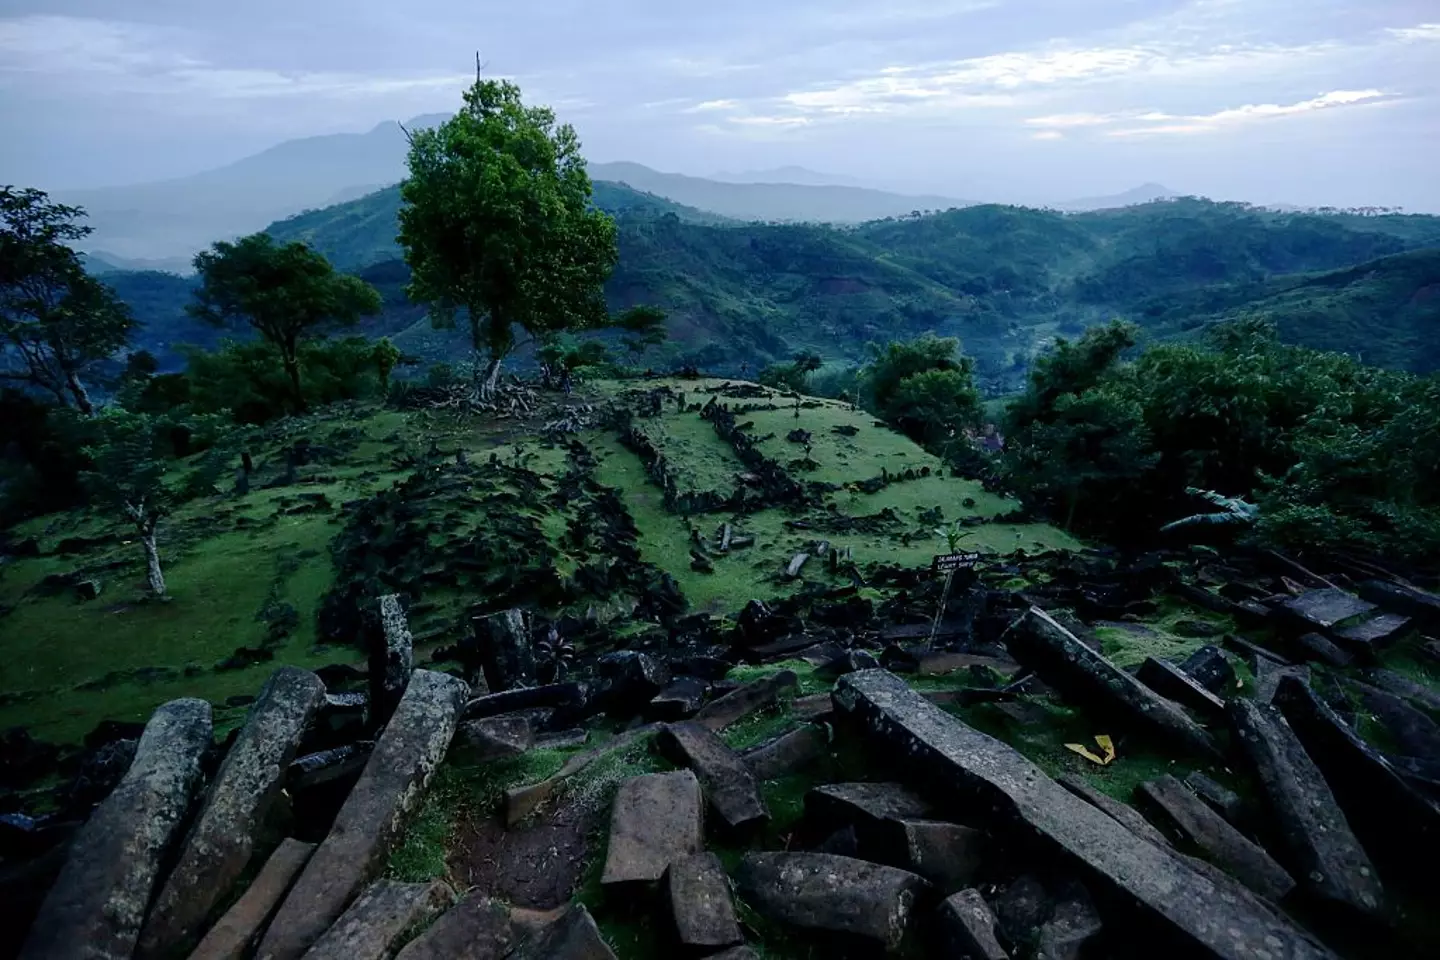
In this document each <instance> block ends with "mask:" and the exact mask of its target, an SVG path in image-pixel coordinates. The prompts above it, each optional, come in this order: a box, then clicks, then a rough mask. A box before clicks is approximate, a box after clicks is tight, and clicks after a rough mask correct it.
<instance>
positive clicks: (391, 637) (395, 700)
mask: <svg viewBox="0 0 1440 960" xmlns="http://www.w3.org/2000/svg"><path fill="white" fill-rule="evenodd" d="M379 628H380V629H379V632H378V634H376V635H375V636H373V637H371V639H370V673H369V676H370V712H371V717H370V721H371V722H372V723H374V724H375V725H376V726H377V727H378V726H383V725H384V724H385V722H386V721H388V720H389V719H390V715H391V714H392V713H394V712H395V708H396V707H397V706H399V704H400V698H401V697H403V696H404V695H405V684H407V683H409V682H410V674H411V672H412V671H413V670H414V669H415V642H414V640H413V639H411V637H410V623H409V621H407V620H406V619H405V608H404V607H403V606H401V604H400V596H399V594H394V593H392V594H389V595H388V596H384V597H381V598H380V611H379Z"/></svg>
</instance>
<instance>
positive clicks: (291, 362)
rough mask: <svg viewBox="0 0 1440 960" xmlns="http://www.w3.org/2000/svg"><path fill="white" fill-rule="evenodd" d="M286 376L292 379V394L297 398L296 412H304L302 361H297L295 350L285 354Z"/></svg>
mask: <svg viewBox="0 0 1440 960" xmlns="http://www.w3.org/2000/svg"><path fill="white" fill-rule="evenodd" d="M285 375H286V376H287V377H289V378H290V392H291V394H292V395H293V396H294V398H295V410H296V411H297V412H298V411H301V410H304V409H305V396H304V394H302V393H301V392H300V361H299V360H297V359H295V352H294V351H293V350H290V351H286V353H285Z"/></svg>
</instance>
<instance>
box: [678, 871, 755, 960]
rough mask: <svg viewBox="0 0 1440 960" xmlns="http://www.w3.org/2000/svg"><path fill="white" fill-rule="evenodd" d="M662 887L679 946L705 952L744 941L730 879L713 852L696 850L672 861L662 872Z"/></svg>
mask: <svg viewBox="0 0 1440 960" xmlns="http://www.w3.org/2000/svg"><path fill="white" fill-rule="evenodd" d="M664 887H665V900H666V903H667V904H668V905H669V908H670V917H671V920H672V921H673V922H674V926H675V936H676V939H677V940H679V942H680V945H681V946H682V947H684V948H686V949H687V950H695V951H700V952H708V951H711V950H715V949H718V948H720V947H730V946H735V945H736V944H739V943H744V941H745V938H744V936H743V935H741V933H740V924H739V922H738V921H737V920H736V919H735V905H734V904H733V903H731V902H730V880H729V878H728V877H726V876H725V868H724V866H723V865H722V864H721V863H720V858H719V857H717V856H716V855H715V854H713V853H699V854H696V855H695V856H693V857H686V858H685V859H683V860H676V861H674V862H672V863H671V864H670V868H669V869H668V870H666V871H665V880H664Z"/></svg>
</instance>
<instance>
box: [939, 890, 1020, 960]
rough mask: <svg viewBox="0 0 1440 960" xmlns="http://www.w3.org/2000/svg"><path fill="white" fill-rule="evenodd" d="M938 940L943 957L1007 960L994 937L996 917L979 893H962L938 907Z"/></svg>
mask: <svg viewBox="0 0 1440 960" xmlns="http://www.w3.org/2000/svg"><path fill="white" fill-rule="evenodd" d="M938 914H939V922H938V927H939V937H940V942H941V944H942V945H943V947H944V949H945V955H946V956H954V957H965V958H967V960H1010V955H1009V954H1008V953H1006V952H1005V950H1004V948H1003V947H1001V946H1000V941H999V939H998V938H997V937H996V935H995V930H996V921H995V914H994V913H993V912H991V910H990V905H989V904H988V903H986V902H985V898H984V897H982V896H981V895H980V891H979V890H961V891H960V892H959V893H957V894H954V895H953V896H950V897H947V898H946V900H945V902H944V903H942V904H940V909H939V911H938Z"/></svg>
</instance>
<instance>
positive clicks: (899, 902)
mask: <svg viewBox="0 0 1440 960" xmlns="http://www.w3.org/2000/svg"><path fill="white" fill-rule="evenodd" d="M735 881H736V885H737V886H738V888H739V891H740V895H741V896H742V897H744V898H745V902H746V903H748V904H750V906H752V907H754V908H755V909H756V910H758V911H760V912H761V913H762V914H764V915H765V916H767V917H770V918H771V919H772V920H777V921H779V922H781V923H788V924H791V925H792V926H796V927H800V928H802V929H806V930H820V931H824V932H827V933H833V934H848V935H852V936H859V937H866V938H868V939H870V940H873V941H875V942H877V943H879V944H881V945H883V946H884V947H885V949H887V950H894V949H895V948H897V947H898V946H899V945H900V941H901V940H902V939H903V938H904V936H905V930H906V927H907V926H908V925H909V922H910V915H911V912H912V911H913V910H914V908H915V901H916V899H917V898H919V897H920V896H922V895H923V894H924V893H925V891H926V889H927V888H928V886H929V885H928V884H927V883H926V882H925V881H924V880H923V879H921V878H920V877H917V876H916V875H915V874H913V873H908V872H906V871H904V870H897V869H896V868H894V867H885V866H881V865H879V864H876V863H869V862H868V861H865V860H851V859H849V858H848V857H836V856H831V855H830V854H825V853H747V854H745V856H744V857H743V858H742V859H741V861H740V867H739V869H738V870H737V871H736V876H735Z"/></svg>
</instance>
